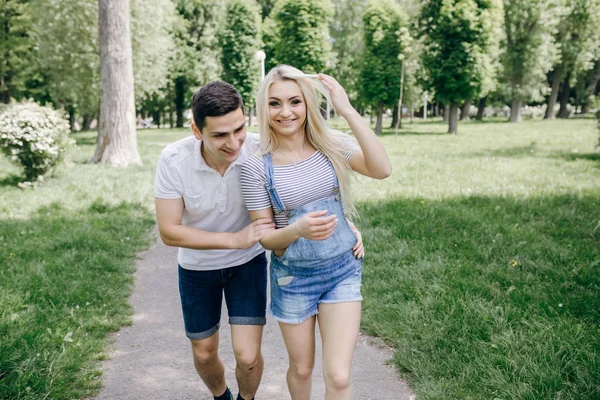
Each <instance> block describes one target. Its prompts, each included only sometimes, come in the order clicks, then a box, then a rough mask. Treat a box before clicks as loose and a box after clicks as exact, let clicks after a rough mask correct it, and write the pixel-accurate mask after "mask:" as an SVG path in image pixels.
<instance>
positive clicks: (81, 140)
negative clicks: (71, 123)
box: [74, 136, 97, 146]
mask: <svg viewBox="0 0 600 400" xmlns="http://www.w3.org/2000/svg"><path fill="white" fill-rule="evenodd" d="M74 139H75V142H76V144H77V146H95V145H96V140H97V138H96V136H74Z"/></svg>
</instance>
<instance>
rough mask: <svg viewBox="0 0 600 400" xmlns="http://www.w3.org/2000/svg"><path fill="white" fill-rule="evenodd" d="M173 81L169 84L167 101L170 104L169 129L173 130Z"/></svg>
mask: <svg viewBox="0 0 600 400" xmlns="http://www.w3.org/2000/svg"><path fill="white" fill-rule="evenodd" d="M171 95H172V93H171V81H169V82H167V101H168V102H169V128H171V129H173V127H174V126H175V125H173V98H172V97H171Z"/></svg>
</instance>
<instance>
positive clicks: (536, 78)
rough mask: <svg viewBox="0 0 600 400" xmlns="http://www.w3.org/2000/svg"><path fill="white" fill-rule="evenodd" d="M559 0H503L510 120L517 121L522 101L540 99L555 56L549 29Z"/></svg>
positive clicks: (552, 23)
mask: <svg viewBox="0 0 600 400" xmlns="http://www.w3.org/2000/svg"><path fill="white" fill-rule="evenodd" d="M561 1H562V0H504V30H505V34H506V39H505V43H504V48H505V52H504V54H503V57H502V64H503V67H504V79H505V82H506V87H505V91H506V92H507V97H508V99H509V100H510V102H511V108H510V119H509V121H510V122H518V121H521V105H522V103H523V101H526V100H530V99H538V100H539V99H540V98H541V94H542V91H543V89H544V87H545V85H544V82H545V81H546V73H547V72H548V70H550V68H551V67H552V65H553V64H554V61H555V60H556V56H557V50H556V45H555V42H554V37H553V35H552V32H553V31H554V29H555V28H556V25H557V23H558V20H559V16H560V13H561V9H560V8H561V7H560V5H561V3H560V2H561Z"/></svg>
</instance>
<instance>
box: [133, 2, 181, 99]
mask: <svg viewBox="0 0 600 400" xmlns="http://www.w3.org/2000/svg"><path fill="white" fill-rule="evenodd" d="M179 22H180V21H179V20H178V19H177V18H176V14H175V6H174V4H173V1H172V0H152V1H148V0H131V38H132V51H133V78H134V82H135V99H136V104H138V105H140V104H141V101H142V100H143V99H146V98H151V97H153V96H154V95H157V94H158V93H160V90H161V89H162V88H164V87H165V86H166V85H167V81H168V73H169V59H170V58H171V56H172V53H173V51H174V46H175V43H174V40H173V36H172V35H171V32H173V26H174V25H175V24H176V23H179Z"/></svg>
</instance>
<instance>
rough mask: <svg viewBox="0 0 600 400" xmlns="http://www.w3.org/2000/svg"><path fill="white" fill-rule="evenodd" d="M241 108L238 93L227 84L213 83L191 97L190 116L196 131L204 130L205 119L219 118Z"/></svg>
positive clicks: (241, 102)
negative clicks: (192, 118) (192, 117)
mask: <svg viewBox="0 0 600 400" xmlns="http://www.w3.org/2000/svg"><path fill="white" fill-rule="evenodd" d="M240 107H241V108H242V112H244V103H243V101H242V96H240V93H239V92H238V91H237V90H236V89H235V88H234V87H233V86H232V85H230V84H229V83H227V82H223V81H214V82H210V83H208V84H206V85H204V86H202V87H201V88H200V89H199V90H198V91H197V92H196V93H194V96H193V97H192V115H193V116H194V123H195V124H196V126H197V127H198V129H200V130H202V128H204V122H205V120H206V117H219V116H221V115H225V114H228V113H230V112H232V111H235V110H237V109H238V108H240Z"/></svg>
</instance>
